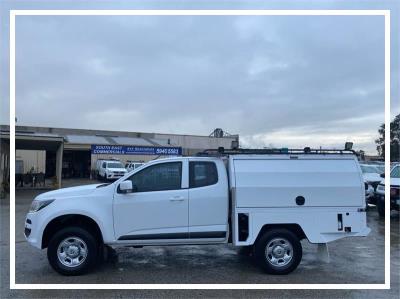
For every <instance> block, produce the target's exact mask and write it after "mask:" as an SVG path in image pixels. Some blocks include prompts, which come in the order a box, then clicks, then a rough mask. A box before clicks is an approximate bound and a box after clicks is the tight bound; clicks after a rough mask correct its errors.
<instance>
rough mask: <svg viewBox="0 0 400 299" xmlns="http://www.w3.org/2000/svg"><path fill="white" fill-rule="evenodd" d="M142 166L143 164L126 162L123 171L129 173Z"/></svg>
mask: <svg viewBox="0 0 400 299" xmlns="http://www.w3.org/2000/svg"><path fill="white" fill-rule="evenodd" d="M143 164H144V163H143V162H128V163H126V164H125V169H126V170H127V171H128V172H131V171H132V170H135V169H136V168H139V167H140V166H142V165H143Z"/></svg>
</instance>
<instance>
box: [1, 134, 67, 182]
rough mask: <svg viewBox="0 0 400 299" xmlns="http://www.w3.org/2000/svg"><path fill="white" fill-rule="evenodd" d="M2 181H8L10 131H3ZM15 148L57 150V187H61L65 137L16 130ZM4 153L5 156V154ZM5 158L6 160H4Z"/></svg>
mask: <svg viewBox="0 0 400 299" xmlns="http://www.w3.org/2000/svg"><path fill="white" fill-rule="evenodd" d="M0 138H1V142H0V143H1V152H2V154H1V165H0V166H1V182H0V183H2V182H3V181H7V180H8V179H9V178H8V173H9V169H10V168H9V165H10V162H9V161H10V156H9V152H10V133H9V132H4V131H2V132H1V135H0ZM15 149H16V150H17V149H19V150H42V151H46V152H55V156H56V159H55V160H56V161H55V162H56V172H55V173H56V178H57V187H58V188H61V174H62V160H63V150H64V138H63V137H62V136H59V135H57V134H44V133H31V132H16V134H15ZM3 155H4V156H3ZM3 159H4V160H3Z"/></svg>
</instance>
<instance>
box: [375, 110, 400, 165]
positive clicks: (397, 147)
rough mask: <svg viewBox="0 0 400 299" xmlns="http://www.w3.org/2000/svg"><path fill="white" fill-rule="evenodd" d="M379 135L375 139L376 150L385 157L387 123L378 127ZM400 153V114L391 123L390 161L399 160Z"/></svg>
mask: <svg viewBox="0 0 400 299" xmlns="http://www.w3.org/2000/svg"><path fill="white" fill-rule="evenodd" d="M378 133H379V137H378V139H376V140H375V143H376V150H377V151H378V154H379V155H380V156H381V157H385V124H382V125H381V126H380V127H379V129H378ZM399 155H400V114H398V115H397V116H396V117H395V118H394V120H393V121H392V122H391V123H390V161H391V162H395V161H399V159H400V158H399Z"/></svg>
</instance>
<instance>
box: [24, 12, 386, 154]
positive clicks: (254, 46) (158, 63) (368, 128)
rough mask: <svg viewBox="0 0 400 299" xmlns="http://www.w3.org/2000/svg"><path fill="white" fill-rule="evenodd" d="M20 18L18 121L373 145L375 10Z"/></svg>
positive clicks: (378, 98)
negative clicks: (366, 13)
mask: <svg viewBox="0 0 400 299" xmlns="http://www.w3.org/2000/svg"><path fill="white" fill-rule="evenodd" d="M18 18H19V19H18V21H17V116H18V119H19V123H20V124H27V125H42V126H59V127H78V128H99V129H115V130H133V131H158V132H173V133H194V134H208V133H209V132H210V131H211V130H212V129H213V128H214V127H223V128H224V129H226V130H227V131H229V132H231V133H239V134H241V135H242V136H243V143H244V144H246V145H248V146H265V145H268V144H269V143H273V144H275V145H277V146H279V145H283V144H285V145H288V146H290V145H291V144H294V145H300V143H301V142H310V140H311V139H312V141H313V142H315V144H327V145H342V143H343V142H342V139H341V138H344V139H346V138H351V137H352V136H353V138H354V139H355V140H359V144H360V145H361V146H362V147H364V148H365V149H367V150H369V151H373V150H374V144H373V140H374V138H375V134H376V130H377V127H378V126H379V125H380V123H381V122H383V99H384V92H383V87H384V85H383V82H384V68H383V66H384V65H383V62H384V52H383V51H384V47H383V37H384V35H383V34H384V32H383V18H382V17H86V16H85V17H18ZM290 132H292V133H290ZM291 136H292V138H293V141H292V142H291V143H290V137H291ZM298 136H304V138H303V139H300V140H299V139H297V138H296V137H298ZM323 136H326V138H323ZM347 136H348V137H347ZM366 136H370V138H369V139H368V138H367V137H366ZM269 138H273V140H269ZM287 143H289V144H287Z"/></svg>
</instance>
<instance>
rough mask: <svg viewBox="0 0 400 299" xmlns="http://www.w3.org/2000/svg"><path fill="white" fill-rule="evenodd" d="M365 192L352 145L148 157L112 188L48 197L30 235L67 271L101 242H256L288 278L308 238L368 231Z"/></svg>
mask: <svg viewBox="0 0 400 299" xmlns="http://www.w3.org/2000/svg"><path fill="white" fill-rule="evenodd" d="M106 163H108V162H106ZM110 163H111V162H110ZM114 163H115V162H114ZM364 192H365V190H364V181H363V176H362V173H361V169H360V166H359V164H358V161H357V158H356V156H355V155H354V154H353V152H351V151H328V150H322V151H321V150H307V151H300V150H289V151H288V150H286V151H279V150H275V151H274V150H260V151H254V150H236V151H233V150H232V151H227V152H226V151H225V152H222V151H220V152H207V153H205V156H204V157H198V156H197V157H176V158H167V159H159V160H153V161H150V162H148V163H146V164H145V165H144V166H143V167H141V168H138V169H135V170H133V171H132V172H130V173H128V174H126V175H125V176H123V177H122V178H120V179H119V180H117V181H116V182H113V183H112V184H107V185H106V184H94V185H88V186H80V187H73V188H65V189H60V190H57V191H51V192H47V193H43V194H40V195H39V196H37V197H36V198H35V200H34V201H33V203H32V207H31V209H30V211H29V213H28V215H27V217H26V223H25V236H26V238H27V240H28V242H29V243H30V244H32V245H33V246H35V247H37V248H39V249H43V248H47V253H48V254H47V255H48V259H49V262H50V264H51V266H52V267H53V268H54V269H55V270H56V271H58V272H59V273H61V274H64V275H77V274H81V273H84V272H86V271H88V270H89V269H90V268H92V267H93V266H95V265H96V263H97V261H98V258H99V256H101V255H102V252H103V250H100V248H101V246H102V245H108V246H149V245H157V246H161V245H187V244H225V243H232V244H233V245H235V246H249V247H251V248H252V250H253V251H254V256H255V257H256V259H257V261H258V264H259V265H260V267H262V268H263V269H264V270H265V271H266V272H267V273H272V274H287V273H290V272H292V271H293V270H294V269H296V267H297V266H298V265H299V263H300V261H301V258H302V246H301V242H300V241H301V240H302V239H307V240H308V241H309V242H311V243H316V244H321V243H322V244H325V243H328V242H331V241H334V240H337V239H341V238H344V237H360V236H366V235H368V233H369V232H370V229H369V228H368V227H367V224H366V209H365V199H364ZM216 258H218V257H216ZM354 267H356V265H354Z"/></svg>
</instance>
